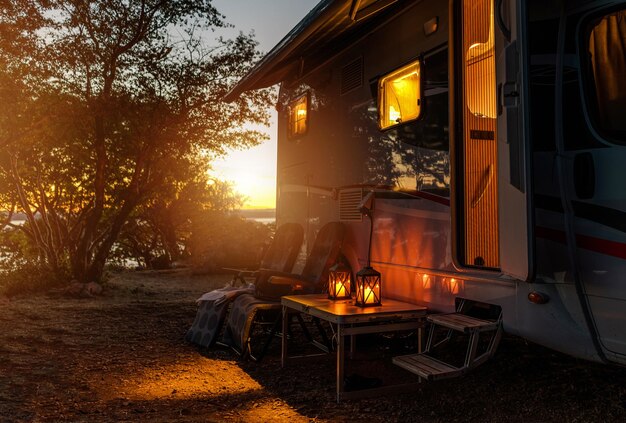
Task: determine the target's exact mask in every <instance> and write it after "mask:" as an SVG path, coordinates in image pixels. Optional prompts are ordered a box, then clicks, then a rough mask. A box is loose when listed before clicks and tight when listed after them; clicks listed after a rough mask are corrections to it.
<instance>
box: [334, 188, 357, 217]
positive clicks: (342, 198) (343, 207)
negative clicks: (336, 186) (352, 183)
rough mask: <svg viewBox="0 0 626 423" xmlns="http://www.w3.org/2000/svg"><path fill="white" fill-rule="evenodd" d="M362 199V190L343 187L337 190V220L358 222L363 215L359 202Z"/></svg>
mask: <svg viewBox="0 0 626 423" xmlns="http://www.w3.org/2000/svg"><path fill="white" fill-rule="evenodd" d="M362 200H363V190H362V189H360V188H358V189H344V190H341V191H340V192H339V220H340V221H342V222H346V221H348V222H349V221H351V222H360V221H361V220H362V219H363V215H362V214H361V211H360V210H359V204H361V201H362Z"/></svg>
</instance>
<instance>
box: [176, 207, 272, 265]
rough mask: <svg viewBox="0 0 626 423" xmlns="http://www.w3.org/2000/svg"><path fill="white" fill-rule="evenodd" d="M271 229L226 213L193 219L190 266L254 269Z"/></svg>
mask: <svg viewBox="0 0 626 423" xmlns="http://www.w3.org/2000/svg"><path fill="white" fill-rule="evenodd" d="M272 234H273V228H272V227H271V226H269V225H264V224H262V223H258V222H254V221H250V220H245V219H243V218H242V217H240V216H237V215H232V214H226V213H216V212H211V213H206V214H205V215H204V216H203V217H202V219H199V221H197V222H194V227H193V229H192V234H191V237H190V239H189V245H188V248H189V252H190V253H191V265H192V266H193V267H194V268H195V269H196V270H199V269H202V270H206V271H213V272H217V271H219V270H220V269H221V268H224V267H235V268H256V267H258V265H259V263H260V261H261V258H262V256H263V252H264V251H265V249H266V248H267V245H268V244H269V242H270V240H271V236H272Z"/></svg>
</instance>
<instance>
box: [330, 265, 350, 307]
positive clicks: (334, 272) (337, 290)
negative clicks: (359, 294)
mask: <svg viewBox="0 0 626 423" xmlns="http://www.w3.org/2000/svg"><path fill="white" fill-rule="evenodd" d="M351 293H352V271H351V270H350V268H349V267H348V266H346V265H345V264H343V263H341V262H339V263H337V264H335V265H334V266H333V267H331V268H330V269H329V271H328V298H330V299H331V300H344V299H347V298H350V294H351Z"/></svg>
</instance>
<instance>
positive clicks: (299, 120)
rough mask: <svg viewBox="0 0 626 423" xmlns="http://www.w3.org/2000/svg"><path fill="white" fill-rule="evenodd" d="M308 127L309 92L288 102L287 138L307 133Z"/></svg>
mask: <svg viewBox="0 0 626 423" xmlns="http://www.w3.org/2000/svg"><path fill="white" fill-rule="evenodd" d="M308 129H309V93H308V92H307V93H304V94H302V95H301V96H299V97H297V98H295V99H293V100H292V101H291V102H290V103H289V138H290V139H294V138H298V137H301V136H303V135H305V134H306V133H307V131H308Z"/></svg>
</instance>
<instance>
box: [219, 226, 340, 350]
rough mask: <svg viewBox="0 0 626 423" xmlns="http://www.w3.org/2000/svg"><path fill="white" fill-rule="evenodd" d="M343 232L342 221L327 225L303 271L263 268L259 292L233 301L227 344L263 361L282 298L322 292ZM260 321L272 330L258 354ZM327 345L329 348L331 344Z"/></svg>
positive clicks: (306, 333) (317, 238) (257, 287)
mask: <svg viewBox="0 0 626 423" xmlns="http://www.w3.org/2000/svg"><path fill="white" fill-rule="evenodd" d="M344 234H345V228H344V226H343V224H341V223H339V222H330V223H327V224H326V225H324V226H323V227H322V228H321V229H320V231H319V232H318V234H317V236H316V238H315V242H314V243H313V248H312V249H311V253H310V254H309V256H308V257H307V260H306V263H305V265H304V268H303V270H302V272H301V273H300V274H292V273H284V272H272V271H266V270H262V271H260V272H259V276H258V277H257V281H256V294H255V295H251V294H243V295H240V296H239V297H237V299H235V301H233V306H232V310H231V312H230V314H229V316H228V319H227V322H226V327H225V329H224V343H226V344H228V345H230V346H231V347H232V348H233V349H234V350H235V351H236V352H237V353H238V354H240V355H241V356H242V357H244V358H247V357H250V358H251V359H253V360H255V361H259V360H261V359H262V358H263V356H264V355H265V353H266V352H267V349H268V347H269V345H270V343H271V340H272V339H273V337H274V335H275V334H276V333H277V330H278V326H279V323H280V317H281V311H282V306H281V304H280V297H281V296H283V295H288V294H296V293H302V294H304V293H315V292H322V290H323V288H324V281H325V280H326V278H327V275H328V269H329V268H330V266H332V265H333V264H334V263H335V261H336V260H337V258H338V257H339V252H340V250H341V243H342V242H343V238H344ZM297 318H298V322H299V323H300V326H301V327H302V329H303V332H304V333H305V336H307V338H309V340H311V338H310V334H309V333H308V330H307V329H306V327H305V326H304V321H303V320H302V318H301V317H300V316H299V315H297ZM257 323H259V324H261V325H262V326H266V327H269V330H266V331H265V332H266V333H267V337H266V339H265V340H264V341H262V342H261V344H262V347H261V352H260V354H258V355H257V354H255V353H254V352H253V347H252V341H253V340H252V337H253V336H252V335H253V333H254V327H255V326H256V324H257ZM315 323H316V325H317V326H318V330H319V331H320V334H322V337H324V334H325V333H324V332H323V330H322V328H321V324H320V323H319V321H316V322H315ZM283 336H285V334H283ZM326 344H327V346H328V348H330V346H329V345H330V343H329V342H326Z"/></svg>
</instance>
